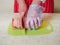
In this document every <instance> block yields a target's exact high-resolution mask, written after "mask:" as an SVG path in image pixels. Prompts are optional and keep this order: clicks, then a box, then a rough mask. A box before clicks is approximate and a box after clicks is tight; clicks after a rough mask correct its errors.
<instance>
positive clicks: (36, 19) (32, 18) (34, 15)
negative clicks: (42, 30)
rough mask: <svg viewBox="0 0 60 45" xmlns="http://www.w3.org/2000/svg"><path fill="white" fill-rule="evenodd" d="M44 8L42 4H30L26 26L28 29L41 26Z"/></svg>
mask: <svg viewBox="0 0 60 45" xmlns="http://www.w3.org/2000/svg"><path fill="white" fill-rule="evenodd" d="M42 12H43V8H42V7H41V6H40V5H34V4H33V5H30V7H29V10H28V13H27V19H26V28H27V29H29V30H30V29H36V28H38V27H40V25H41V21H42V17H41V16H42V15H41V13H42Z"/></svg>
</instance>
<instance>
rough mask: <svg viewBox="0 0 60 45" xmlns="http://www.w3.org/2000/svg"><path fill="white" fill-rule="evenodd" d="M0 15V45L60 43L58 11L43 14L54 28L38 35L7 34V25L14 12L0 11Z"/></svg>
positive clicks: (59, 15) (52, 44) (49, 44)
mask: <svg viewBox="0 0 60 45" xmlns="http://www.w3.org/2000/svg"><path fill="white" fill-rule="evenodd" d="M0 15H1V16H0V45H60V13H54V14H43V15H45V16H44V19H45V20H48V21H50V23H51V24H52V25H53V28H54V30H53V32H52V33H50V34H46V35H38V36H11V35H8V33H7V30H8V25H9V23H10V22H11V19H12V17H13V15H14V14H13V13H4V14H3V13H2V14H1V13H0ZM48 15H49V16H48ZM51 15H53V16H51ZM47 16H48V17H49V18H47Z"/></svg>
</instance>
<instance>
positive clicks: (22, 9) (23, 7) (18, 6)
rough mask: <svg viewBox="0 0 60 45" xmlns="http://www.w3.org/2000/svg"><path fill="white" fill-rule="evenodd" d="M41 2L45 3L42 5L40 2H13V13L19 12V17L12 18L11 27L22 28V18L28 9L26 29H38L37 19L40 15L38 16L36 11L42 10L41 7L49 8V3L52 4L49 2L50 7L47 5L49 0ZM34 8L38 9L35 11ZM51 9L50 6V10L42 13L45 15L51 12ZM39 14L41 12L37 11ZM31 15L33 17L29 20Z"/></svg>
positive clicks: (29, 0) (32, 0)
mask: <svg viewBox="0 0 60 45" xmlns="http://www.w3.org/2000/svg"><path fill="white" fill-rule="evenodd" d="M42 1H43V2H45V3H43V4H42V3H41V1H40V0H22V1H21V0H15V5H14V12H15V13H18V12H19V15H18V17H14V22H13V27H17V28H23V26H22V18H23V16H24V15H25V13H26V12H27V10H28V8H29V10H28V13H27V17H28V18H27V23H26V25H27V26H26V28H28V29H30V28H33V29H34V27H35V28H38V27H39V26H40V23H41V20H40V17H39V14H40V13H39V14H38V13H37V12H38V11H37V10H42V8H41V6H43V7H45V8H46V7H47V6H48V7H49V6H50V5H51V3H53V2H52V1H50V5H49V4H47V3H49V0H42ZM34 7H39V8H37V10H35V9H34ZM51 7H53V6H50V8H46V9H45V11H44V12H47V13H48V12H49V13H50V12H53V10H54V9H53V10H52V8H51ZM53 8H54V7H53ZM39 12H41V11H39ZM35 14H36V15H35ZM31 15H33V16H32V18H31ZM33 17H34V19H33ZM37 17H38V18H37ZM29 19H30V20H29ZM32 19H33V20H32ZM36 19H37V20H36ZM29 23H30V24H29Z"/></svg>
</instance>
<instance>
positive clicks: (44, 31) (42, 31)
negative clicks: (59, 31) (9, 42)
mask: <svg viewBox="0 0 60 45" xmlns="http://www.w3.org/2000/svg"><path fill="white" fill-rule="evenodd" d="M48 26H49V28H47V27H48ZM52 31H53V26H52V24H50V23H49V22H48V21H43V22H42V24H41V27H39V28H38V29H36V30H27V31H25V29H17V28H12V24H9V27H8V34H10V35H14V36H23V35H43V34H49V33H51V32H52Z"/></svg>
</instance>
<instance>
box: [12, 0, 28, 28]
mask: <svg viewBox="0 0 60 45" xmlns="http://www.w3.org/2000/svg"><path fill="white" fill-rule="evenodd" d="M17 2H18V3H19V15H17V16H15V17H14V18H13V19H14V21H13V27H16V28H23V25H22V19H23V17H24V15H25V13H26V11H27V6H26V4H25V2H24V0H22V1H21V0H17Z"/></svg>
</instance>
